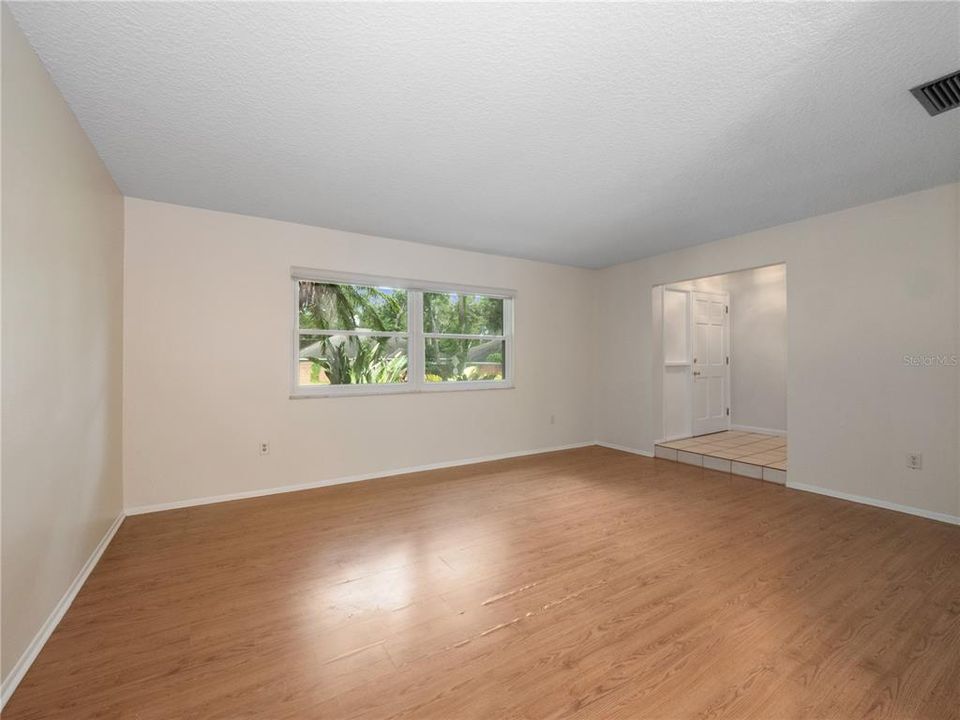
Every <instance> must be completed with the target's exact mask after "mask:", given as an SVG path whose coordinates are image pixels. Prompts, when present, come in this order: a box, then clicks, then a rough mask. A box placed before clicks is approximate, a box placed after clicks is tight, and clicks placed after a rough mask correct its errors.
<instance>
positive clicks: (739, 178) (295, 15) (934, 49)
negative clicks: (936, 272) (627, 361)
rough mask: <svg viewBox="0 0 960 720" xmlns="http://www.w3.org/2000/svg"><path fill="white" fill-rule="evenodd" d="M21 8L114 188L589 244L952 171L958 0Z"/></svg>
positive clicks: (703, 228) (467, 237) (788, 213)
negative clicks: (947, 91)
mask: <svg viewBox="0 0 960 720" xmlns="http://www.w3.org/2000/svg"><path fill="white" fill-rule="evenodd" d="M12 10H13V13H14V15H15V16H16V18H17V21H18V23H19V24H20V25H21V27H22V28H23V29H24V31H25V32H26V34H27V35H28V37H29V39H30V42H31V43H32V44H33V46H34V48H35V49H36V50H37V52H38V54H39V55H40V57H41V59H42V60H43V62H44V64H45V65H46V66H47V68H48V69H49V71H50V73H51V75H52V76H53V79H54V81H55V82H56V83H57V85H58V86H59V88H60V89H61V91H62V92H63V94H64V96H65V97H66V99H67V101H68V102H69V103H70V105H71V107H72V108H73V110H74V112H75V113H76V114H77V117H78V118H79V120H80V122H81V124H82V125H83V127H84V129H85V130H86V132H87V133H88V135H89V136H90V138H91V140H92V141H93V143H94V145H95V146H96V148H97V150H98V151H99V153H100V155H101V156H102V157H103V159H104V161H105V162H106V164H107V166H108V167H109V169H110V171H111V173H112V174H113V176H114V178H115V180H116V181H117V183H118V185H119V187H120V188H121V190H122V191H123V193H124V194H126V195H128V196H134V197H141V198H148V199H153V200H161V201H166V202H173V203H179V204H183V205H192V206H198V207H204V208H211V209H215V210H224V211H231V212H238V213H245V214H250V215H259V216H264V217H270V218H278V219H283V220H290V221H295V222H300V223H306V224H310V225H319V226H324V227H331V228H338V229H344V230H354V231H358V232H363V233H368V234H374V235H382V236H387V237H394V238H400V239H405V240H414V241H420V242H424V243H432V244H436V245H446V246H452V247H459V248H467V249H474V250H481V251H484V252H492V253H499V254H505V255H515V256H519V257H527V258H534V259H540V260H549V261H553V262H559V263H569V264H575V265H583V266H587V267H601V266H606V265H610V264H613V263H617V262H622V261H626V260H632V259H636V258H640V257H644V256H649V255H652V254H656V253H660V252H664V251H667V250H672V249H676V248H679V247H684V246H688V245H693V244H698V243H703V242H706V241H710V240H714V239H717V238H722V237H727V236H731V235H736V234H739V233H742V232H747V231H750V230H754V229H758V228H761V227H767V226H772V225H777V224H781V223H784V222H788V221H792V220H796V219H800V218H804V217H808V216H812V215H816V214H820V213H825V212H830V211H833V210H837V209H841V208H844V207H850V206H853V205H857V204H861V203H866V202H870V201H874V200H879V199H881V198H885V197H890V196H893V195H898V194H902V193H907V192H911V191H914V190H918V189H921V188H925V187H931V186H934V185H938V184H941V183H945V182H948V181H951V180H956V179H958V174H960V112H957V111H955V112H951V113H945V114H944V115H941V116H939V117H936V118H930V117H928V116H927V114H926V112H925V111H924V110H923V109H922V108H921V107H920V105H919V104H918V103H917V102H916V100H914V99H913V98H912V97H911V96H910V94H909V93H908V92H907V90H908V89H909V88H910V87H912V86H914V85H916V84H918V83H921V82H924V81H926V80H930V79H932V78H935V77H938V76H940V75H943V74H945V73H947V72H950V71H953V70H956V69H957V68H958V66H960V3H919V4H902V5H899V4H876V3H854V4H845V3H822V4H770V5H759V4H756V5H755V4H695V3H691V4H617V5H604V4H576V5H573V4H571V5H561V4H506V5H501V4H470V5H459V4H457V5H454V4H387V5H385V4H307V3H243V4H241V3H132V2H119V3H98V2H88V3H49V4H48V3H21V2H17V3H13V4H12ZM905 240H907V239H906V238H905ZM264 241H265V242H266V241H269V238H264Z"/></svg>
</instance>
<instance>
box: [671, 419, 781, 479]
mask: <svg viewBox="0 0 960 720" xmlns="http://www.w3.org/2000/svg"><path fill="white" fill-rule="evenodd" d="M654 450H655V455H656V456H657V457H658V458H663V459H664V460H673V461H675V462H682V463H686V464H688V465H696V466H697V467H703V468H706V469H708V470H719V471H720V472H728V473H733V474H734V475H743V476H744V477H750V478H755V479H757V480H766V481H767V482H774V483H779V484H780V485H785V484H786V482H787V438H786V437H784V436H781V435H768V434H766V433H755V432H746V431H740V430H728V431H726V432H719V433H712V434H710V435H698V436H696V437H689V438H682V439H680V440H669V441H666V442H662V443H658V444H657V445H656V447H655V448H654Z"/></svg>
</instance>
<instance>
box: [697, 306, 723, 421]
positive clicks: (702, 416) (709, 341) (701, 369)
mask: <svg viewBox="0 0 960 720" xmlns="http://www.w3.org/2000/svg"><path fill="white" fill-rule="evenodd" d="M691 299H692V308H691V314H690V323H691V333H690V334H691V339H692V341H693V343H692V350H693V364H692V365H691V367H692V373H691V377H692V379H693V391H692V395H693V434H694V435H704V434H706V433H714V432H720V431H722V430H728V429H729V428H730V295H729V294H728V293H704V292H695V293H692V298H691Z"/></svg>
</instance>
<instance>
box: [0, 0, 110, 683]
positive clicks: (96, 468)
mask: <svg viewBox="0 0 960 720" xmlns="http://www.w3.org/2000/svg"><path fill="white" fill-rule="evenodd" d="M2 12H3V22H2V25H3V118H2V144H3V162H2V182H3V209H2V212H3V227H2V230H3V256H2V263H3V278H2V284H3V299H2V308H3V323H2V324H3V330H2V332H3V339H2V347H3V358H2V359H3V381H2V382H3V419H2V429H3V436H2V445H3V458H2V472H3V497H2V502H3V510H2V526H3V530H2V588H3V589H2V636H3V637H2V647H0V652H2V659H0V667H2V674H3V677H4V679H7V677H8V675H9V674H10V671H11V669H12V668H13V667H14V665H15V663H17V661H18V660H19V658H20V657H21V655H22V654H23V652H24V650H25V649H26V648H27V646H28V644H29V643H30V642H31V640H32V639H33V637H34V635H35V634H36V633H37V631H38V630H40V628H41V626H42V625H43V623H44V621H45V620H46V619H47V617H48V616H49V615H50V613H51V611H53V610H54V608H55V606H56V604H57V603H58V602H59V601H60V599H61V597H62V596H63V595H64V592H65V591H66V590H67V588H68V587H69V585H70V583H71V582H72V581H73V579H74V578H75V577H76V575H77V573H78V571H80V569H81V568H82V567H83V565H84V563H85V562H86V560H87V559H88V558H89V557H90V555H91V553H92V551H93V550H94V548H95V547H96V546H97V544H98V542H99V541H100V539H101V538H102V537H103V535H104V533H105V532H106V531H107V529H108V528H109V527H110V525H111V523H112V522H113V521H114V519H115V518H116V517H117V515H118V514H119V513H120V512H121V508H122V499H121V493H122V484H121V478H120V470H121V462H120V451H121V430H120V419H121V416H120V411H121V404H120V385H121V340H122V313H121V303H122V282H123V199H122V197H121V196H120V193H119V192H118V191H117V188H116V187H115V186H114V184H113V181H112V180H111V178H110V175H109V174H108V173H107V170H106V169H105V168H104V166H103V164H102V163H101V162H100V159H99V158H98V157H97V154H96V152H95V151H94V150H93V147H92V146H91V144H90V143H89V141H88V140H87V137H86V135H85V134H84V132H83V130H81V128H80V126H79V125H78V124H77V122H76V120H75V119H74V116H73V114H72V113H71V112H70V110H69V108H68V107H67V105H66V104H65V103H64V101H63V99H62V98H61V97H60V94H59V93H58V92H57V89H56V88H55V87H54V85H53V83H52V82H51V81H50V78H49V77H48V76H47V74H46V71H45V70H44V69H43V67H42V66H41V64H40V62H39V61H38V59H37V58H36V56H35V55H34V53H33V51H32V50H31V49H30V47H29V46H28V45H27V42H26V40H25V38H24V37H23V35H22V34H21V33H20V31H19V29H18V28H17V27H16V25H15V23H14V21H13V20H12V18H11V17H10V14H9V10H8V9H7V7H6V5H4V6H3V10H2Z"/></svg>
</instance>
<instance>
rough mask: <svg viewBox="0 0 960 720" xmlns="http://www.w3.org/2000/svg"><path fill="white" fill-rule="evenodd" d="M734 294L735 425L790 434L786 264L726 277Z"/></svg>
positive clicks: (732, 381) (732, 384)
mask: <svg viewBox="0 0 960 720" xmlns="http://www.w3.org/2000/svg"><path fill="white" fill-rule="evenodd" d="M726 279H727V292H729V293H730V308H731V309H730V415H731V418H730V421H731V423H732V424H733V425H737V426H741V427H751V428H758V429H763V430H776V431H780V432H785V431H786V430H787V345H788V343H787V272H786V266H785V265H774V266H772V267H764V268H755V269H753V270H744V271H742V272H736V273H730V274H728V275H726Z"/></svg>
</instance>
